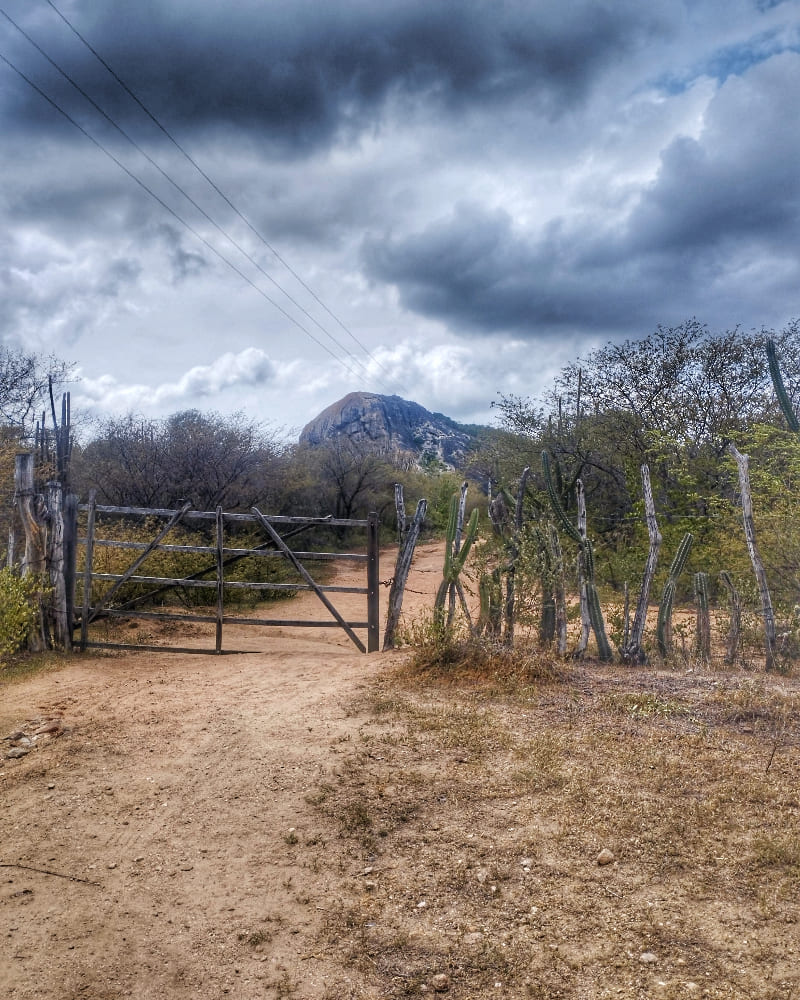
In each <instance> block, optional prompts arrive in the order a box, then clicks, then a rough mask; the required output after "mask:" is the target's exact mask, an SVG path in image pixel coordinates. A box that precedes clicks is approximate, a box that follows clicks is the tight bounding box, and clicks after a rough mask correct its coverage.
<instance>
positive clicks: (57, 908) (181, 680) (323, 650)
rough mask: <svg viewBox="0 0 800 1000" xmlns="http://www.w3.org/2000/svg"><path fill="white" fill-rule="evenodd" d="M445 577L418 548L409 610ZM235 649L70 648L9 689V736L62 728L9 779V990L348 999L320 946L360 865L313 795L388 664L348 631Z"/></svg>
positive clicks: (0, 788)
mask: <svg viewBox="0 0 800 1000" xmlns="http://www.w3.org/2000/svg"><path fill="white" fill-rule="evenodd" d="M390 565H391V563H390V559H387V560H385V562H384V566H390ZM439 566H440V557H439V556H438V554H437V552H436V550H435V549H434V548H429V549H427V550H426V549H424V548H423V549H422V550H421V552H420V557H419V560H418V564H417V568H416V570H415V573H414V577H413V579H412V582H411V583H410V588H411V592H410V593H409V595H408V600H409V603H410V604H413V603H414V602H415V600H416V601H417V602H420V601H424V600H427V597H426V596H423V594H422V593H417V594H415V593H414V592H413V591H414V590H416V591H421V590H422V591H426V592H430V591H431V590H432V589H433V588H434V587H435V582H436V579H437V576H438V574H439V573H440V569H439ZM348 572H349V570H348V568H347V567H346V566H345V567H344V568H343V570H342V574H341V575H340V576H339V577H338V580H339V582H343V583H347V582H348V581H347V579H346V575H347V573H348ZM387 575H388V573H387V572H386V571H384V573H383V576H384V577H385V576H387ZM314 600H315V599H314V598H313V597H311V596H309V595H303V596H301V597H300V598H298V599H297V600H295V601H293V602H291V605H290V607H291V612H290V614H291V616H292V617H298V616H299V617H302V615H303V611H305V610H308V611H309V612H310V614H309V616H310V617H320V614H319V609H318V608H316V607H313V602H314ZM382 603H383V604H384V607H385V591H384V593H383V595H382ZM273 608H274V606H273ZM270 613H271V614H272V611H271V612H270ZM182 642H185V639H182ZM226 644H229V645H233V646H235V647H236V648H239V649H245V650H249V651H248V652H246V653H244V654H241V655H233V656H223V657H213V656H191V655H185V654H168V653H165V654H153V653H134V654H127V653H126V654H123V655H117V656H113V657H109V656H98V655H93V656H75V657H73V658H72V659H70V660H69V661H68V662H67V664H66V665H65V666H63V667H62V668H61V669H58V670H55V671H52V672H47V673H44V674H40V675H38V676H35V677H32V678H30V679H28V680H25V681H23V682H18V683H14V684H11V685H8V686H6V687H4V689H3V704H2V707H1V708H0V733H2V734H4V735H5V734H10V733H12V732H13V731H14V730H20V729H22V730H24V731H25V732H27V733H28V734H31V735H32V734H33V733H35V731H36V730H37V729H41V728H43V727H44V728H47V723H48V721H50V722H51V726H52V727H53V728H54V729H55V732H54V733H39V734H38V736H37V737H36V741H35V743H34V749H32V750H31V752H30V753H28V754H27V755H26V756H24V757H22V758H21V759H18V760H8V759H6V760H5V761H3V764H2V767H0V772H1V773H0V796H1V801H2V813H1V814H0V862H1V863H2V865H3V867H2V868H0V887H1V888H0V935H1V936H2V942H3V944H2V955H3V959H2V961H0V995H2V996H8V997H14V998H15V1000H22V998H33V997H56V996H58V997H63V998H67V997H69V998H71V997H76V998H77V997H92V998H95V997H97V998H100V997H124V996H134V997H142V998H146V997H153V998H156V997H158V998H166V997H190V996H191V997H198V998H200V997H209V998H211V997H214V998H218V997H221V996H226V995H230V996H232V997H241V998H249V997H259V998H264V997H272V996H282V995H288V993H289V992H290V990H291V989H294V988H295V987H296V986H297V984H298V983H301V984H302V989H301V992H300V993H299V995H301V996H309V997H322V996H326V995H328V991H329V990H333V989H334V988H335V989H336V993H337V995H339V996H341V995H342V988H343V987H345V986H346V983H342V970H341V966H340V965H339V963H338V962H337V960H336V957H335V956H332V957H331V956H327V957H326V956H322V955H319V954H317V953H316V948H315V943H314V942H315V941H316V940H317V938H318V934H319V930H320V927H321V925H322V924H324V922H325V920H326V918H327V915H328V914H329V912H330V911H331V910H335V909H336V908H337V907H339V906H340V905H341V894H342V891H343V889H342V886H343V885H347V884H348V883H350V884H351V885H352V879H351V878H349V876H350V875H351V873H350V872H349V867H351V865H350V861H349V859H348V857H347V856H346V854H344V855H343V854H342V853H341V850H340V848H339V847H338V846H337V845H335V844H331V843H330V837H329V833H328V831H326V830H324V829H320V828H319V826H320V816H319V813H318V811H315V810H314V808H313V807H312V806H311V805H310V804H309V802H308V801H307V799H308V798H309V797H313V793H314V790H315V789H316V788H317V787H318V786H319V784H320V782H323V781H324V779H325V777H326V775H329V773H330V772H331V770H332V769H335V768H336V767H337V748H339V747H340V746H342V745H343V744H346V743H348V742H349V741H351V740H352V739H353V737H354V735H355V734H356V733H357V731H358V727H359V724H360V720H359V718H358V717H357V716H354V715H352V714H351V713H350V709H349V705H350V704H351V702H352V700H353V695H354V693H355V692H357V690H358V688H359V685H362V684H363V683H364V681H365V679H367V678H370V677H372V676H374V675H375V673H376V672H379V671H381V670H382V669H383V667H384V666H385V664H386V662H387V660H391V659H392V657H391V656H388V657H387V656H384V655H382V654H373V655H372V656H369V657H368V656H364V655H362V654H360V653H358V651H357V650H356V649H355V648H354V647H353V645H352V644H351V643H350V641H349V640H348V639H347V637H346V636H345V635H344V634H343V633H341V632H340V631H338V630H331V631H328V630H322V629H315V630H303V631H301V630H297V629H295V630H292V629H280V630H279V629H275V630H264V629H253V628H250V629H246V628H243V629H241V631H240V633H239V634H235V633H234V632H233V631H232V630H229V629H227V628H226ZM2 746H3V747H5V748H8V747H9V743H8V742H6V743H4V744H2ZM337 982H338V983H339V984H340V985H339V987H334V984H335V983H337ZM295 995H298V994H295ZM331 995H332V994H331Z"/></svg>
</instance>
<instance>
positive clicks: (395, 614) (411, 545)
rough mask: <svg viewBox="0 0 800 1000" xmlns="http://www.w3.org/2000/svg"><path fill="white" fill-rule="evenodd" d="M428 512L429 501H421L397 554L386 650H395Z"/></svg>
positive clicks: (388, 616) (391, 588)
mask: <svg viewBox="0 0 800 1000" xmlns="http://www.w3.org/2000/svg"><path fill="white" fill-rule="evenodd" d="M427 510H428V501H427V500H420V501H419V503H418V504H417V512H416V514H415V515H414V520H413V521H412V522H411V525H410V526H409V528H408V531H406V532H404V535H405V538H404V541H403V544H402V545H401V546H400V549H399V550H398V553H397V563H396V565H395V570H394V577H393V578H392V585H391V587H390V588H389V611H388V613H387V616H386V630H385V632H384V633H383V648H384V650H387V649H393V648H394V634H395V632H396V631H397V625H398V623H399V621H400V613H401V611H402V610H403V594H404V593H405V588H406V581H407V580H408V574H409V571H410V570H411V560H412V559H413V557H414V549H415V548H416V546H417V540H418V538H419V533H420V531H421V530H422V524H423V522H424V520H425V514H426V513H427Z"/></svg>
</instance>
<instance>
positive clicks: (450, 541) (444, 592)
mask: <svg viewBox="0 0 800 1000" xmlns="http://www.w3.org/2000/svg"><path fill="white" fill-rule="evenodd" d="M462 518H463V505H462V502H461V496H460V495H459V494H458V493H454V494H453V497H452V499H451V500H450V517H449V519H448V521H447V535H446V539H445V550H444V568H443V569H442V582H441V584H440V585H439V590H438V591H437V594H436V600H435V602H434V611H435V613H436V614H437V615H438V616H443V615H444V603H445V600H446V599H447V597H448V594H449V595H453V597H455V595H456V594H457V595H458V599H459V601H460V602H461V608H462V610H463V611H464V614H465V616H466V619H467V623H468V624H469V626H470V628H472V619H471V617H470V613H469V609H468V607H467V601H466V598H465V597H464V589H463V587H462V586H461V581H460V580H459V576H460V575H461V571H462V570H463V568H464V564H465V563H466V561H467V556H468V555H469V550H470V549H471V548H472V543H473V542H474V541H475V537H476V535H477V533H478V508H477V507H476V508H475V509H474V510H473V511H472V515H471V516H470V519H469V523H468V524H467V527H466V530H465V531H464V537H463V541H462V538H461V532H462V530H463V520H462ZM452 618H453V614H452V603H451V611H450V613H449V615H448V619H447V624H448V625H451V624H452Z"/></svg>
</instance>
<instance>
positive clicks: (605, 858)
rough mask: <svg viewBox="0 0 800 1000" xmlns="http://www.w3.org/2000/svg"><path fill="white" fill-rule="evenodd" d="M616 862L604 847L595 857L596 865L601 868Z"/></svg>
mask: <svg viewBox="0 0 800 1000" xmlns="http://www.w3.org/2000/svg"><path fill="white" fill-rule="evenodd" d="M616 860H617V859H616V858H615V857H614V855H613V854H612V853H611V851H609V849H608V848H607V847H604V848H603V850H602V851H601V852H600V853H599V854H598V855H597V863H598V865H600V866H601V867H602V866H603V865H610V864H612V862H614V861H616Z"/></svg>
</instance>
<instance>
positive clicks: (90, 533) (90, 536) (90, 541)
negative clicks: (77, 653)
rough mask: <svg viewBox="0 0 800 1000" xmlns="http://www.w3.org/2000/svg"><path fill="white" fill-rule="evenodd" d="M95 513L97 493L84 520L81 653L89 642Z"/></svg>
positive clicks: (93, 496) (90, 498)
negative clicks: (84, 561)
mask: <svg viewBox="0 0 800 1000" xmlns="http://www.w3.org/2000/svg"><path fill="white" fill-rule="evenodd" d="M96 511H97V493H96V491H95V490H91V491H90V493H89V513H88V515H87V519H86V564H85V565H84V567H83V602H82V605H81V652H82V653H84V652H86V644H87V643H88V641H89V615H90V614H91V610H92V562H93V560H94V521H95V515H96Z"/></svg>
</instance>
